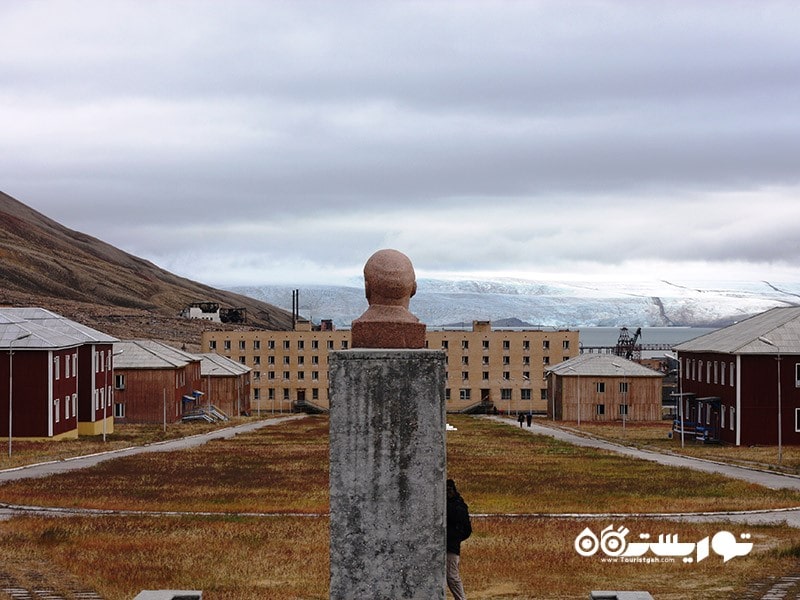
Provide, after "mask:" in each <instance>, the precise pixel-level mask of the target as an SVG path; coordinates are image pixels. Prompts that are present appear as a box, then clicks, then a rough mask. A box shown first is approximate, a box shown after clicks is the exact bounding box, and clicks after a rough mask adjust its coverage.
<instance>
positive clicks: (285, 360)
mask: <svg viewBox="0 0 800 600" xmlns="http://www.w3.org/2000/svg"><path fill="white" fill-rule="evenodd" d="M283 364H284V365H289V364H290V360H289V357H288V356H284V357H283Z"/></svg>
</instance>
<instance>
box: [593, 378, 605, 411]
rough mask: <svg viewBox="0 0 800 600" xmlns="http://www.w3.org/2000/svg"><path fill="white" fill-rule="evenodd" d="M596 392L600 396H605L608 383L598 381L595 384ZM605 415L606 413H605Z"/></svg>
mask: <svg viewBox="0 0 800 600" xmlns="http://www.w3.org/2000/svg"><path fill="white" fill-rule="evenodd" d="M594 391H595V392H597V393H598V394H605V392H606V383H605V381H597V382H595V384H594ZM603 414H605V413H603Z"/></svg>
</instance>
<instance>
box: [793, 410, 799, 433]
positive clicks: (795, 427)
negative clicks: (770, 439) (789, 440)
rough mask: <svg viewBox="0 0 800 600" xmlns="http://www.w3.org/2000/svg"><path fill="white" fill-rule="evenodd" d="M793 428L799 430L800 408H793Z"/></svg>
mask: <svg viewBox="0 0 800 600" xmlns="http://www.w3.org/2000/svg"><path fill="white" fill-rule="evenodd" d="M794 430H795V431H800V408H795V409H794Z"/></svg>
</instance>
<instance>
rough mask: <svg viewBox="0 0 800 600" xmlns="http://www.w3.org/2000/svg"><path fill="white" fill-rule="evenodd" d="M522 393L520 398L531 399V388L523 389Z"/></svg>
mask: <svg viewBox="0 0 800 600" xmlns="http://www.w3.org/2000/svg"><path fill="white" fill-rule="evenodd" d="M519 393H520V400H530V399H531V391H530V390H529V389H521V390H520V391H519Z"/></svg>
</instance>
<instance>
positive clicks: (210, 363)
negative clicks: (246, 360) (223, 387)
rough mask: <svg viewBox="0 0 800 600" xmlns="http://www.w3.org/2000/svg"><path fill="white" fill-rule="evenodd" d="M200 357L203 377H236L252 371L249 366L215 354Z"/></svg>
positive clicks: (205, 354) (200, 355) (209, 353)
mask: <svg viewBox="0 0 800 600" xmlns="http://www.w3.org/2000/svg"><path fill="white" fill-rule="evenodd" d="M198 356H199V357H200V374H201V375H202V376H203V377H207V376H211V377H235V376H239V375H244V374H245V373H249V372H250V371H251V370H252V369H250V367H248V366H247V365H243V364H242V363H238V362H236V361H235V360H231V359H230V358H228V357H227V356H222V355H220V354H214V353H213V352H207V353H204V354H199V355H198Z"/></svg>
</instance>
